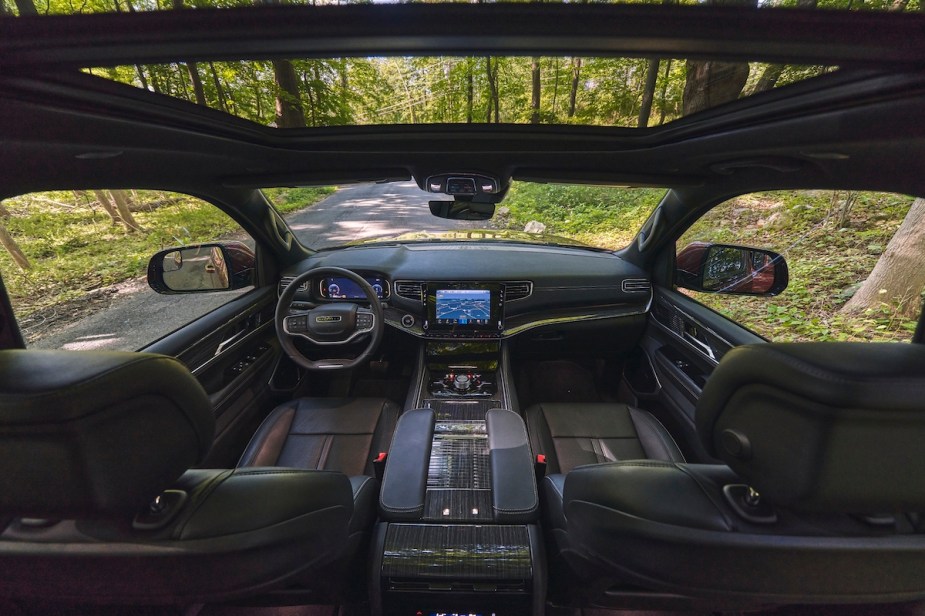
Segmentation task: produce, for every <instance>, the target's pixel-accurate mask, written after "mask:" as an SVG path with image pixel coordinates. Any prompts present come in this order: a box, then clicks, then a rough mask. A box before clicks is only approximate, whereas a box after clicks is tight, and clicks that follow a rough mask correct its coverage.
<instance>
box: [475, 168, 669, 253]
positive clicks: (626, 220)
mask: <svg viewBox="0 0 925 616" xmlns="http://www.w3.org/2000/svg"><path fill="white" fill-rule="evenodd" d="M664 194H665V189H663V188H625V187H614V186H578V185H562V184H533V183H529V182H516V183H514V184H513V185H512V186H511V190H510V191H509V192H508V194H507V197H505V199H504V202H503V203H502V204H501V205H502V207H506V208H508V209H509V210H510V214H509V215H508V216H506V217H503V216H502V217H497V218H496V220H495V221H493V222H496V224H500V225H503V226H505V227H507V228H510V229H522V228H523V227H524V225H525V224H526V223H528V222H530V221H531V220H535V221H538V222H541V223H543V224H545V225H546V232H547V233H551V234H554V235H563V236H567V237H571V238H574V239H577V240H580V241H582V242H584V243H586V244H590V245H592V246H598V247H601V248H610V249H616V248H621V247H623V246H624V245H626V244H627V243H629V241H630V240H631V239H632V238H633V236H634V235H635V234H636V231H638V230H639V227H640V226H641V225H642V223H643V221H645V219H646V218H647V217H648V216H649V214H651V213H652V210H654V209H655V206H656V205H658V202H659V200H660V199H661V197H662V195H664Z"/></svg>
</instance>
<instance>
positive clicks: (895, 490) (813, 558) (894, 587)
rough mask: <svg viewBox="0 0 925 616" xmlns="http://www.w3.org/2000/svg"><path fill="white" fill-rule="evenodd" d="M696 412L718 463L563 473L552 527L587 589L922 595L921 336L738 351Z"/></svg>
mask: <svg viewBox="0 0 925 616" xmlns="http://www.w3.org/2000/svg"><path fill="white" fill-rule="evenodd" d="M696 419H697V427H698V432H699V434H700V436H701V439H702V441H703V443H704V445H705V446H706V447H707V449H708V451H710V452H711V453H712V454H713V455H714V456H716V457H718V458H720V459H722V460H723V461H724V462H726V463H727V464H728V466H723V465H694V464H682V463H676V462H653V461H648V462H639V461H630V462H616V463H611V464H598V465H592V466H583V467H580V468H576V469H574V470H572V471H571V472H570V473H569V474H568V477H567V478H566V481H565V486H564V503H565V514H566V517H567V520H568V522H567V530H568V537H569V540H570V541H571V543H572V545H573V547H574V548H575V549H576V550H577V551H578V552H579V553H581V554H582V555H583V556H584V557H585V558H587V559H588V561H590V562H591V563H592V567H591V568H590V569H591V570H593V571H594V572H595V575H596V577H597V578H598V579H597V580H592V581H589V582H588V584H587V587H588V588H595V587H596V588H605V587H607V586H610V587H613V586H614V585H620V584H633V585H637V586H643V587H646V588H650V589H657V590H662V591H669V592H671V593H680V594H684V595H689V596H695V597H707V598H709V597H716V598H721V599H722V600H723V601H728V600H729V599H733V598H738V599H739V600H741V601H742V602H746V603H753V602H764V603H768V602H770V603H790V602H801V603H806V602H831V603H852V602H853V603H857V602H885V601H900V600H908V599H919V598H923V597H925V520H923V517H922V515H921V513H920V512H922V511H925V457H923V456H922V455H921V448H922V443H923V442H925V346H923V345H915V344H911V345H910V344H857V343H813V344H762V345H748V346H743V347H738V348H736V349H734V350H732V351H730V352H729V353H727V354H726V355H725V356H724V357H723V359H722V361H721V362H720V364H719V366H718V367H717V368H716V369H715V371H714V372H713V374H712V375H711V377H710V379H709V381H708V382H707V384H706V387H705V388H704V391H703V394H702V396H701V399H700V402H699V404H698V407H697V417H696ZM749 488H751V489H752V491H750V490H749ZM758 495H760V496H758ZM611 594H612V593H611Z"/></svg>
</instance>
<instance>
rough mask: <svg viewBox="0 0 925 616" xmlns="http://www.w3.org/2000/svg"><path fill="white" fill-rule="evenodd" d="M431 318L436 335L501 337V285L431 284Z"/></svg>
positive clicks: (427, 327)
mask: <svg viewBox="0 0 925 616" xmlns="http://www.w3.org/2000/svg"><path fill="white" fill-rule="evenodd" d="M425 297H426V302H427V320H426V321H425V322H424V329H425V330H426V331H427V333H428V334H432V335H441V336H445V335H450V336H464V337H469V336H472V337H483V336H492V337H494V336H498V335H499V334H500V332H501V328H502V314H501V313H502V309H501V308H502V303H503V297H502V289H501V285H498V284H488V283H463V282H461V283H430V284H428V286H427V293H426V296H425Z"/></svg>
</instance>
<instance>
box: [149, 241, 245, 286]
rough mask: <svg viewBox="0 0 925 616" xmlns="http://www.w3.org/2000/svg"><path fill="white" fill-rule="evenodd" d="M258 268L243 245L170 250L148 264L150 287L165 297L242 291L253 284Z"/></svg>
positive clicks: (232, 244)
mask: <svg viewBox="0 0 925 616" xmlns="http://www.w3.org/2000/svg"><path fill="white" fill-rule="evenodd" d="M256 265H257V258H256V256H255V255H254V251H253V250H251V249H250V247H248V246H247V245H246V244H242V243H241V242H224V243H222V244H195V245H192V246H182V247H180V248H168V249H167V250H162V251H160V252H159V253H157V254H156V255H154V256H153V257H151V260H150V261H149V262H148V285H149V286H150V287H151V288H152V289H154V290H155V291H157V292H158V293H162V294H164V295H172V294H175V293H202V292H207V291H232V290H234V289H243V288H244V287H249V286H251V285H253V284H254V271H255V267H256Z"/></svg>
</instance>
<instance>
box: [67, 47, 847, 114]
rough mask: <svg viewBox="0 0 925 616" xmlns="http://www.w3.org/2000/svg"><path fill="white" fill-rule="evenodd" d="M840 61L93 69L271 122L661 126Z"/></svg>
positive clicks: (496, 61)
mask: <svg viewBox="0 0 925 616" xmlns="http://www.w3.org/2000/svg"><path fill="white" fill-rule="evenodd" d="M835 68H836V67H831V66H793V65H784V64H763V63H748V62H715V61H692V60H678V59H667V58H666V59H645V58H609V57H608V58H582V57H533V58H531V57H372V58H336V59H299V60H273V61H241V62H198V63H194V62H188V63H173V64H158V65H144V66H120V67H115V68H88V69H85V70H86V71H87V72H89V73H91V74H93V75H97V76H101V77H105V78H108V79H112V80H114V81H118V82H122V83H127V84H131V85H134V86H137V87H139V88H143V89H146V90H150V91H153V92H157V93H160V94H166V95H169V96H173V97H176V98H180V99H183V100H186V101H189V102H191V103H196V104H199V105H204V106H207V107H210V108H212V109H216V110H219V111H223V112H225V113H228V114H231V115H234V116H237V117H240V118H244V119H247V120H250V121H252V122H255V123H257V124H260V125H263V126H272V127H277V128H302V127H328V126H350V125H396V124H435V123H451V124H455V123H459V124H463V123H509V124H560V125H562V124H567V125H568V124H571V125H587V126H619V127H645V126H658V125H661V124H665V123H667V122H670V121H672V120H675V119H678V118H680V117H683V116H687V115H690V114H692V113H696V112H698V111H703V110H705V109H709V108H712V107H715V106H717V105H720V104H723V103H727V102H730V101H733V100H736V99H739V98H743V97H747V96H752V95H755V94H758V93H761V92H764V91H766V90H770V89H772V88H776V87H780V86H784V85H787V84H791V83H794V82H797V81H801V80H805V79H809V78H813V77H817V76H820V75H822V74H825V73H828V72H832V71H833V70H835Z"/></svg>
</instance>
